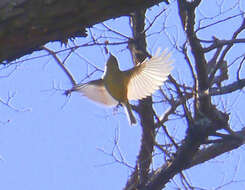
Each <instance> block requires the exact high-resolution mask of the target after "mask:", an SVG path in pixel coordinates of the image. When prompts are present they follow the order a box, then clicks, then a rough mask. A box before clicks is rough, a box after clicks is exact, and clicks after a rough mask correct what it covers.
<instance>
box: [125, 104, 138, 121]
mask: <svg viewBox="0 0 245 190" xmlns="http://www.w3.org/2000/svg"><path fill="white" fill-rule="evenodd" d="M124 108H125V112H126V113H127V116H128V120H129V121H130V124H131V125H134V124H136V123H137V122H136V119H135V117H134V114H133V112H132V108H131V105H130V104H129V103H126V104H124Z"/></svg>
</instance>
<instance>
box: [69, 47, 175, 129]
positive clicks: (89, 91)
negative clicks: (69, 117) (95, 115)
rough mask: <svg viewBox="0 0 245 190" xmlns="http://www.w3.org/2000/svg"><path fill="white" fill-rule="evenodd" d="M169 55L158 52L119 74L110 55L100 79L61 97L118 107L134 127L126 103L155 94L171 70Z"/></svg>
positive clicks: (115, 62) (165, 52)
mask: <svg viewBox="0 0 245 190" xmlns="http://www.w3.org/2000/svg"><path fill="white" fill-rule="evenodd" d="M172 63H173V60H172V59H171V53H168V52H167V50H164V51H163V52H162V53H160V49H158V51H157V52H156V54H155V55H154V56H152V57H151V58H150V59H148V58H146V59H145V60H144V61H143V62H141V63H138V64H136V65H135V66H134V67H133V68H131V69H128V70H126V71H121V70H120V69H119V66H118V61H117V59H116V57H115V56H114V55H112V54H111V53H110V56H109V59H108V60H107V62H106V66H105V70H104V74H103V75H102V77H101V79H98V80H92V81H90V82H87V83H84V84H78V85H75V86H73V87H72V88H71V89H69V90H66V92H65V94H67V95H68V94H70V93H71V92H74V91H76V92H79V93H81V94H82V95H84V96H86V97H87V98H88V99H90V100H92V101H95V102H98V103H101V104H104V105H106V106H117V105H122V106H123V107H124V108H125V112H126V113H127V116H128V119H129V122H130V124H131V125H134V124H136V123H137V121H136V118H135V116H134V114H133V112H132V107H131V105H130V103H129V101H130V100H141V99H143V98H146V97H148V96H151V95H152V94H153V93H154V92H155V91H156V90H158V89H159V88H160V87H161V86H162V84H163V82H164V81H166V80H167V77H168V75H169V74H170V73H171V70H172V69H173V66H172Z"/></svg>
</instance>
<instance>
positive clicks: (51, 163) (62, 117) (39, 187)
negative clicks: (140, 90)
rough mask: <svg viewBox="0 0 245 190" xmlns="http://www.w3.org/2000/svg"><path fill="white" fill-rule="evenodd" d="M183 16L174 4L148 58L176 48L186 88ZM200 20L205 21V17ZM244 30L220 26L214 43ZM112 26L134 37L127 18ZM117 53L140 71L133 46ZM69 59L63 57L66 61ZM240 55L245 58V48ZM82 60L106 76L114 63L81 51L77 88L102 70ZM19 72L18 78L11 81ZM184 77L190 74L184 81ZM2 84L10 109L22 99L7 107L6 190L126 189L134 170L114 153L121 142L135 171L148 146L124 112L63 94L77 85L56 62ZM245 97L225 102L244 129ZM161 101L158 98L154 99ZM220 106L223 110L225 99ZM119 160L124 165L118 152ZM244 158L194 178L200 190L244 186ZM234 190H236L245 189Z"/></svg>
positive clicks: (197, 171) (0, 138) (43, 62)
mask: <svg viewBox="0 0 245 190" xmlns="http://www.w3.org/2000/svg"><path fill="white" fill-rule="evenodd" d="M210 2H211V1H209V3H210ZM240 4H241V5H240V6H241V7H243V6H244V5H242V3H240ZM226 6H227V7H229V6H231V5H226V4H225V5H224V9H226ZM163 7H165V6H164V5H163V4H160V6H159V7H157V6H155V7H154V8H152V9H151V11H149V12H148V14H147V19H150V20H152V18H153V16H154V15H155V14H156V13H158V12H159V11H160V10H161V9H162V8H163ZM199 10H200V12H201V11H203V12H205V11H207V10H210V13H209V14H210V15H209V16H212V14H213V15H215V14H217V12H218V10H217V9H216V8H215V5H214V4H211V3H210V4H209V6H205V4H204V3H203V5H201V7H200V9H199ZM175 13H176V6H175V3H173V4H172V5H171V6H170V7H169V8H168V11H167V12H166V13H165V14H163V15H162V16H163V18H164V16H165V15H168V17H167V19H166V26H167V27H166V29H165V30H164V32H161V33H160V35H161V37H159V36H158V35H153V36H151V37H149V38H148V50H149V52H150V53H154V52H155V51H156V49H157V48H158V47H161V48H162V49H165V48H166V47H168V49H169V50H171V51H173V57H174V59H175V63H174V66H175V69H174V71H173V75H174V76H175V77H176V78H177V79H179V80H180V81H183V82H185V83H186V84H188V83H191V82H190V81H188V80H186V78H187V77H188V76H189V74H188V68H187V67H185V65H184V64H183V63H184V60H183V56H182V55H181V54H179V53H178V51H176V50H174V48H173V45H171V44H172V43H173V42H174V41H176V43H177V44H178V45H180V44H182V43H183V41H184V40H185V37H184V36H183V34H182V29H181V26H180V25H179V20H178V18H177V17H176V14H175ZM205 13H206V12H205ZM229 13H230V14H232V13H233V12H229ZM227 14H228V13H227ZM200 15H202V14H201V13H200ZM205 22H207V23H208V22H211V21H210V20H208V21H205ZM238 23H239V18H237V20H236V19H234V20H233V21H231V22H229V23H228V24H227V25H223V26H221V25H217V28H215V27H214V29H213V35H218V36H220V37H221V38H225V37H229V36H230V32H229V31H230V30H232V29H233V28H235V27H237V25H238ZM106 24H108V25H110V26H111V27H113V28H115V29H117V30H118V31H120V32H122V33H123V34H125V35H128V36H130V30H129V28H128V19H127V18H125V17H124V18H120V19H114V20H111V21H107V22H106ZM231 26H232V27H231ZM96 28H97V29H94V30H93V31H95V35H99V32H98V33H96V31H99V30H98V28H103V27H102V26H101V25H97V26H96ZM162 28H163V25H162V20H161V19H159V20H158V21H157V22H156V23H155V24H154V25H153V28H152V30H151V31H149V33H150V32H152V31H156V30H157V31H161V29H162ZM211 31H212V29H211ZM221 31H222V32H221ZM209 32H210V31H209ZM105 35H108V36H111V35H112V34H110V33H108V34H106V33H105ZM200 35H201V36H203V37H207V35H209V36H212V35H210V33H208V32H205V31H203V32H200ZM86 41H87V39H76V40H75V43H76V44H82V43H85V42H86ZM70 44H72V43H70ZM47 47H49V48H51V49H52V50H58V49H60V48H61V46H60V44H59V43H50V44H47ZM242 47H243V46H242ZM62 48H64V47H62ZM109 50H110V51H111V52H112V53H113V54H114V55H116V57H117V58H118V60H119V64H120V68H121V69H122V70H124V69H127V68H130V67H131V66H132V61H131V58H130V56H129V53H128V51H127V50H126V48H125V45H124V46H116V47H109ZM66 53H67V52H63V53H61V54H58V55H59V56H60V58H63V57H64V56H65V55H66ZM236 53H238V54H239V53H240V54H241V53H243V52H242V51H241V46H240V48H239V51H237V52H236ZM43 54H47V53H46V52H44V51H39V52H35V53H33V54H31V55H27V56H25V57H23V58H21V59H20V60H25V59H27V58H33V57H36V56H39V55H43ZM77 54H79V56H78V55H77ZM81 57H83V58H86V59H87V60H88V61H89V62H90V63H93V64H95V65H96V66H98V67H99V68H100V69H103V68H104V64H105V61H106V60H107V55H105V53H104V51H103V48H99V47H86V48H80V49H79V50H77V51H76V53H74V54H73V55H72V56H71V57H70V58H69V59H68V60H67V61H66V65H67V67H68V68H69V70H70V71H71V73H72V74H73V76H74V78H75V80H76V81H77V82H79V81H81V80H82V79H84V78H85V77H86V75H87V74H89V73H91V72H92V71H93V69H94V68H93V67H91V66H89V67H88V66H87V62H86V61H85V60H84V59H82V58H81ZM231 59H232V56H231ZM17 61H18V60H17ZM122 63H123V64H122ZM12 71H13V73H11V72H12ZM9 73H11V74H10V75H9V76H8V77H4V76H5V75H7V74H9ZM182 73H185V75H184V77H183V75H182ZM101 74H102V72H96V73H95V74H94V75H93V76H92V77H91V78H90V79H96V78H99V77H100V76H101ZM0 79H1V80H0V87H1V89H3V90H2V91H1V92H0V98H1V100H3V101H6V100H7V99H8V97H9V96H12V95H14V96H13V98H12V99H11V102H10V104H11V105H12V106H13V107H14V108H15V109H13V108H9V107H7V106H6V105H4V104H0V115H1V118H0V122H1V123H0V156H1V160H0V179H1V183H0V189H4V190H14V189H25V190H33V189H35V190H43V189H59V190H70V189H72V190H80V189H101V190H104V189H105V190H107V189H111V188H112V187H113V189H122V188H123V187H124V185H125V183H126V181H127V179H128V177H129V176H130V174H131V172H132V170H131V169H130V168H129V167H126V166H124V165H123V164H119V163H115V160H114V159H113V157H112V156H110V155H109V154H110V153H111V152H112V149H113V147H114V140H115V138H117V139H118V142H119V145H118V146H119V148H120V152H121V153H122V155H123V157H124V159H125V162H127V163H128V164H129V165H131V166H132V167H134V164H135V160H136V157H137V154H138V150H139V146H140V139H141V136H140V135H141V129H140V127H139V126H136V127H130V125H129V124H128V121H127V118H126V116H125V114H124V110H123V109H122V108H119V109H118V110H114V109H112V108H105V107H102V106H99V105H97V104H94V103H92V102H90V101H89V100H87V99H86V98H85V97H81V96H80V95H79V94H77V93H73V94H72V95H71V97H66V96H64V95H63V91H61V90H60V89H68V88H70V87H71V84H70V81H69V80H68V78H67V76H66V75H65V74H64V73H63V71H62V70H61V69H60V68H59V66H58V65H57V63H56V62H55V61H54V60H53V58H52V57H51V56H44V57H43V58H39V59H31V60H28V61H24V62H23V63H18V64H13V66H11V67H8V68H4V69H2V68H1V70H0ZM54 87H55V88H56V89H54ZM240 96H241V95H237V94H233V97H231V100H232V103H231V102H229V101H226V99H225V98H224V99H222V101H224V102H225V103H227V105H228V107H229V109H231V110H236V111H234V115H232V122H233V123H234V126H235V127H237V128H238V129H239V126H241V125H242V124H243V123H244V121H243V120H242V117H241V115H240V113H239V110H241V106H240V105H244V100H241V101H240V102H239V103H237V101H236V99H237V97H240ZM154 99H157V97H156V96H154ZM215 101H216V102H217V104H218V103H219V102H220V101H221V99H217V100H215ZM231 104H232V105H231ZM156 108H157V110H158V111H159V113H163V112H164V111H165V109H166V108H167V106H166V105H163V106H159V105H156ZM239 120H240V121H239ZM168 124H169V125H170V126H173V133H177V134H178V133H180V134H181V133H183V131H184V130H185V129H183V128H182V129H180V126H183V124H185V122H184V121H176V122H169V123H168ZM115 154H116V156H117V158H119V154H118V152H116V153H115ZM242 155H244V149H243V148H240V149H239V150H236V151H234V152H232V153H229V154H226V155H224V156H222V157H220V158H218V159H215V160H212V161H210V162H208V163H205V164H203V165H201V166H197V167H194V168H193V169H191V170H188V171H187V172H186V173H187V176H188V177H189V178H190V180H191V181H192V182H193V185H194V186H198V187H206V188H207V189H209V188H210V187H217V186H219V185H222V184H224V183H225V182H227V181H229V180H230V179H231V178H232V176H233V175H235V178H234V179H236V180H240V179H244V178H243V174H242V171H244V167H243V166H242V164H240V163H243V161H244V158H243V156H242ZM161 159H162V158H161V156H159V157H158V159H156V160H155V161H154V167H157V166H159V165H160V164H161ZM237 167H238V168H239V169H237ZM214 168H215V169H214ZM176 183H179V181H178V179H176ZM232 185H233V186H232V188H236V189H244V183H234V184H232ZM174 187H175V186H174V184H169V185H168V186H167V189H174ZM230 188H231V186H226V187H224V188H222V189H230Z"/></svg>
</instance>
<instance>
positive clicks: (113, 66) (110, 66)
mask: <svg viewBox="0 0 245 190" xmlns="http://www.w3.org/2000/svg"><path fill="white" fill-rule="evenodd" d="M106 67H107V70H108V71H115V70H119V67H118V62H117V59H116V57H115V56H114V55H112V54H110V57H109V59H108V61H107V63H106Z"/></svg>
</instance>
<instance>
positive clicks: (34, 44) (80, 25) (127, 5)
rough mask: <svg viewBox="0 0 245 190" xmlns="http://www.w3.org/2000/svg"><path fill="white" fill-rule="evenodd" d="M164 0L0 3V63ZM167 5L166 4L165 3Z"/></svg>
mask: <svg viewBox="0 0 245 190" xmlns="http://www.w3.org/2000/svg"><path fill="white" fill-rule="evenodd" d="M162 1H165V2H167V0H149V1H141V0H123V1H122V0H116V1H110V0H103V1H90V0H69V1H66V0H59V1H56V0H15V1H14V2H13V1H12V0H4V1H0V42H1V43H0V62H3V61H5V62H4V63H8V62H10V61H12V60H15V59H17V58H19V57H22V56H24V55H26V54H28V53H31V52H33V51H35V50H39V49H40V48H41V46H42V45H44V44H45V43H47V42H51V41H61V42H66V41H67V39H69V38H72V37H81V36H86V28H87V27H90V26H92V25H94V24H97V23H100V22H103V21H105V20H108V19H111V18H117V17H120V16H124V15H128V14H129V13H131V12H133V11H135V10H140V9H142V8H143V9H145V8H148V7H151V6H153V5H155V4H158V3H160V2H162ZM167 3H168V2H167Z"/></svg>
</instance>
